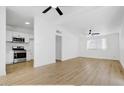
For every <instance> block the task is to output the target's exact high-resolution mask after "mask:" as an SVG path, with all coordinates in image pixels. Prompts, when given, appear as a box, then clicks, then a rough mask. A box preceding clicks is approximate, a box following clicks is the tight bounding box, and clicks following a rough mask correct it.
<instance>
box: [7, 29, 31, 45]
mask: <svg viewBox="0 0 124 93" xmlns="http://www.w3.org/2000/svg"><path fill="white" fill-rule="evenodd" d="M13 37H17V38H20V37H22V38H25V43H28V42H29V41H30V40H29V39H30V38H33V35H30V34H26V33H20V32H14V31H7V33H6V41H9V42H12V38H13Z"/></svg>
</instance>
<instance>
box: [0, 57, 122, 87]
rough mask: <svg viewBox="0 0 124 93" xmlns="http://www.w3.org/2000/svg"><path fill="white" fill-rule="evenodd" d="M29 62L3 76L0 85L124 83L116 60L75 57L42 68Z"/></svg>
mask: <svg viewBox="0 0 124 93" xmlns="http://www.w3.org/2000/svg"><path fill="white" fill-rule="evenodd" d="M26 64H27V66H24V64H23V65H22V66H24V67H23V69H21V70H17V71H15V72H13V70H11V71H8V74H7V76H3V77H0V85H124V70H123V68H122V66H121V64H120V63H119V62H118V61H114V60H104V59H92V58H74V59H70V60H67V61H63V62H57V63H53V64H49V65H45V66H41V67H38V68H32V67H31V66H32V65H31V64H30V63H29V64H28V63H26ZM20 66H21V65H20ZM28 66H29V67H28ZM16 67H17V66H16ZM15 69H16V68H15Z"/></svg>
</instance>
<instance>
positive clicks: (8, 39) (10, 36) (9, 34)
mask: <svg viewBox="0 0 124 93" xmlns="http://www.w3.org/2000/svg"><path fill="white" fill-rule="evenodd" d="M12 36H13V32H12V31H7V32H6V41H12Z"/></svg>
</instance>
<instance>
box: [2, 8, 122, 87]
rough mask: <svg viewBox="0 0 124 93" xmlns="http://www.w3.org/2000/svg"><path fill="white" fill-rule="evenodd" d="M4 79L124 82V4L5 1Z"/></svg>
mask: <svg viewBox="0 0 124 93" xmlns="http://www.w3.org/2000/svg"><path fill="white" fill-rule="evenodd" d="M0 20H1V21H0V31H1V34H0V85H2V86H3V85H4V86H8V85H9V86H10V85H12V86H13V85H68V86H69V85H76V86H79V85H83V86H84V85H92V86H96V85H97V86H99V85H103V86H104V85H105V86H113V85H114V86H115V85H116V86H118V85H124V6H0Z"/></svg>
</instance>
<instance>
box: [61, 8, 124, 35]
mask: <svg viewBox="0 0 124 93" xmlns="http://www.w3.org/2000/svg"><path fill="white" fill-rule="evenodd" d="M123 16H124V7H109V6H108V7H107V6H106V7H97V8H95V9H91V10H90V11H86V12H81V11H80V12H79V13H77V14H73V15H69V16H68V17H66V18H64V19H62V20H61V24H60V26H63V27H66V28H68V29H69V28H70V29H73V31H75V32H78V33H84V34H87V33H88V31H89V29H91V30H92V31H94V32H100V33H101V34H108V33H116V32H118V29H120V28H119V27H120V26H121V23H122V21H123Z"/></svg>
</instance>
